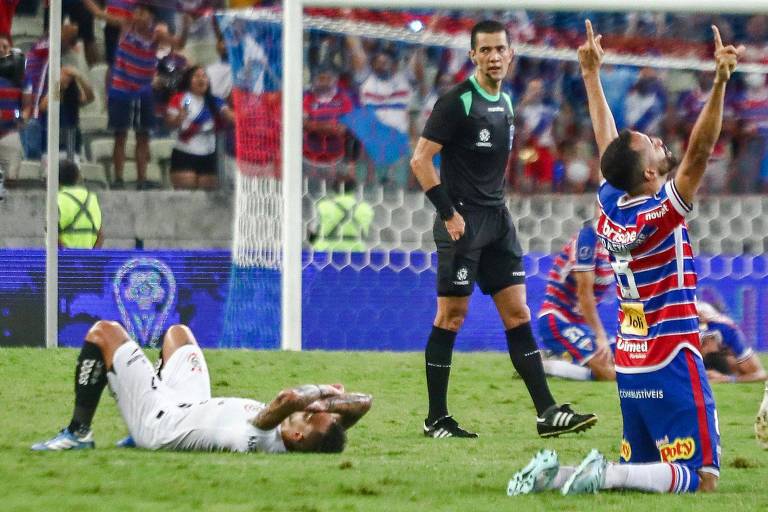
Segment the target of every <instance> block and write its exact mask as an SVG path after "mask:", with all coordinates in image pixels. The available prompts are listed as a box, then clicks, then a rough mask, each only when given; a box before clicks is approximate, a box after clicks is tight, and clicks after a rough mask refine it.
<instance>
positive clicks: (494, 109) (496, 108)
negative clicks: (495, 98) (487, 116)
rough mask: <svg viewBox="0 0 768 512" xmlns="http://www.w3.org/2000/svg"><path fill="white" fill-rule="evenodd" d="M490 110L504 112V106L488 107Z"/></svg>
mask: <svg viewBox="0 0 768 512" xmlns="http://www.w3.org/2000/svg"><path fill="white" fill-rule="evenodd" d="M488 112H504V107H488Z"/></svg>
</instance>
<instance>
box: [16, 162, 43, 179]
mask: <svg viewBox="0 0 768 512" xmlns="http://www.w3.org/2000/svg"><path fill="white" fill-rule="evenodd" d="M19 179H20V180H34V181H40V180H42V179H43V168H42V166H41V165H40V162H39V161H34V160H22V162H21V167H20V168H19Z"/></svg>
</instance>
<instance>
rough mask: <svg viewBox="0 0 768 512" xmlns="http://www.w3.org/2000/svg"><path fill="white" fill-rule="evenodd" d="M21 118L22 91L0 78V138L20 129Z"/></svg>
mask: <svg viewBox="0 0 768 512" xmlns="http://www.w3.org/2000/svg"><path fill="white" fill-rule="evenodd" d="M20 117H21V89H19V88H18V87H17V86H16V85H14V84H13V83H12V82H11V81H10V80H6V79H5V78H0V137H4V136H5V135H6V134H7V133H9V132H12V131H15V130H16V129H18V122H19V118H20Z"/></svg>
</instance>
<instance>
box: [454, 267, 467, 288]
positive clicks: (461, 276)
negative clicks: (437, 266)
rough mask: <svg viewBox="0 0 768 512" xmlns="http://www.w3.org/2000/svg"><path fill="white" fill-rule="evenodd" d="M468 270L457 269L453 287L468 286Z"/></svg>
mask: <svg viewBox="0 0 768 512" xmlns="http://www.w3.org/2000/svg"><path fill="white" fill-rule="evenodd" d="M468 277H469V270H467V267H459V269H458V270H457V271H456V280H455V281H454V282H453V284H455V285H459V286H463V285H467V284H469V279H468Z"/></svg>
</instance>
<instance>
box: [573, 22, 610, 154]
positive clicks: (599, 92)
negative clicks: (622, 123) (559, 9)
mask: <svg viewBox="0 0 768 512" xmlns="http://www.w3.org/2000/svg"><path fill="white" fill-rule="evenodd" d="M585 24H586V27H587V40H586V41H585V42H584V44H582V45H581V46H579V51H578V55H579V66H580V67H581V76H582V78H583V79H584V87H585V88H586V90H587V100H588V102H589V117H590V119H591V120H592V129H593V130H594V131H595V140H596V141H597V149H598V151H599V153H600V157H602V156H603V153H604V152H605V148H607V147H608V144H610V143H611V141H612V140H613V139H615V138H617V137H618V136H619V132H618V131H617V130H616V121H615V120H614V119H613V113H611V109H610V108H609V107H608V101H607V100H606V99H605V93H604V92H603V84H602V83H601V82H600V65H601V64H602V62H603V56H604V55H605V51H604V50H603V47H602V46H601V45H600V40H601V39H602V37H603V36H602V35H598V36H597V37H595V34H594V32H593V31H592V22H591V21H589V20H587V21H586V22H585Z"/></svg>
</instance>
